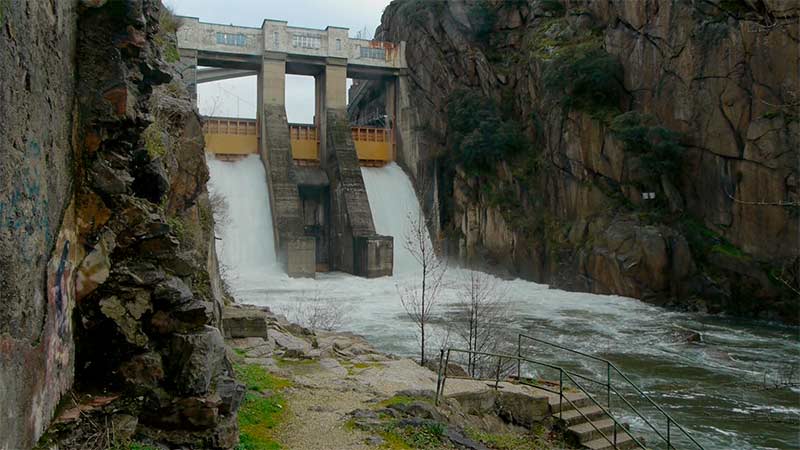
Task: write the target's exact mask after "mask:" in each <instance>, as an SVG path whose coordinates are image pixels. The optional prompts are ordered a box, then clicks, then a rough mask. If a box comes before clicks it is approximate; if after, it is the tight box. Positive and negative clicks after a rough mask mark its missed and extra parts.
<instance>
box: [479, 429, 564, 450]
mask: <svg viewBox="0 0 800 450" xmlns="http://www.w3.org/2000/svg"><path fill="white" fill-rule="evenodd" d="M465 431H466V434H467V436H468V437H469V438H470V439H472V440H475V441H479V442H481V443H483V444H484V445H486V446H487V447H489V448H492V449H494V450H545V449H551V448H562V447H556V446H554V445H553V443H552V442H549V441H548V440H547V437H546V430H545V429H543V428H540V429H539V430H536V431H535V432H533V433H531V434H518V433H487V432H485V431H481V430H477V429H474V428H467V429H466V430H465Z"/></svg>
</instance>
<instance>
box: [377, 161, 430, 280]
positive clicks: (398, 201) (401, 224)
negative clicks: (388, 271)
mask: <svg viewBox="0 0 800 450" xmlns="http://www.w3.org/2000/svg"><path fill="white" fill-rule="evenodd" d="M361 174H362V175H363V177H364V185H365V186H366V188H367V193H368V196H369V207H370V209H371V210H372V219H373V220H374V221H375V231H376V232H377V233H378V234H382V235H386V236H394V273H395V274H408V273H412V272H414V271H415V270H417V268H418V266H419V264H418V263H417V260H416V259H415V258H414V256H413V255H411V252H409V251H408V249H407V248H406V246H405V244H404V242H405V240H406V237H407V236H412V235H413V230H414V226H413V225H412V223H413V221H419V220H420V217H421V216H420V210H419V202H418V201H417V196H416V194H415V193H414V187H413V186H412V185H411V180H409V179H408V177H407V176H406V173H405V172H403V169H401V168H400V166H398V165H397V164H396V163H394V162H392V163H389V164H387V165H386V166H385V167H362V168H361ZM426 239H427V240H428V241H430V237H426Z"/></svg>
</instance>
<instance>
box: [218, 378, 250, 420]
mask: <svg viewBox="0 0 800 450" xmlns="http://www.w3.org/2000/svg"><path fill="white" fill-rule="evenodd" d="M246 391H247V389H246V388H245V386H244V385H243V384H242V383H239V382H238V381H236V380H234V379H233V378H231V377H226V376H220V377H219V379H217V395H219V398H220V400H221V403H220V405H219V413H220V414H223V415H228V414H231V413H235V412H236V411H238V410H239V406H241V404H242V400H243V399H244V394H245V392H246Z"/></svg>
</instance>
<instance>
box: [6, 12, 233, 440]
mask: <svg viewBox="0 0 800 450" xmlns="http://www.w3.org/2000/svg"><path fill="white" fill-rule="evenodd" d="M39 3H40V2H28V4H27V6H25V7H24V8H23V7H17V6H13V7H9V6H7V4H4V3H3V2H0V24H2V27H3V30H4V32H3V33H2V36H0V43H1V44H2V45H0V56H1V57H2V60H3V61H17V62H19V63H20V64H9V65H8V67H7V68H4V69H3V71H2V72H0V74H1V75H2V88H0V89H2V90H1V91H0V92H2V101H0V104H2V110H0V121H2V123H3V124H4V132H3V133H2V137H0V140H2V145H3V147H2V149H3V158H0V159H1V160H2V163H0V164H2V166H0V167H1V168H2V181H0V183H2V184H0V218H1V220H2V222H1V225H0V252H2V253H1V254H0V256H2V258H0V259H2V260H3V262H2V263H0V280H2V281H0V283H2V289H0V291H2V293H0V299H2V308H0V309H2V313H0V314H2V316H0V349H1V352H0V409H2V410H3V411H10V412H13V414H14V415H11V416H10V415H8V414H3V415H2V417H0V448H15V449H16V448H30V447H32V446H33V444H34V443H35V442H36V441H37V440H38V439H39V437H40V436H41V434H42V432H43V431H44V430H45V428H46V427H47V425H48V422H49V421H50V419H51V416H52V415H53V413H54V411H55V408H56V405H57V404H58V402H59V399H60V398H61V396H62V395H63V394H64V393H65V392H66V391H67V390H68V389H70V388H71V387H73V386H72V384H73V379H74V380H75V386H74V390H75V391H76V394H77V397H81V392H92V393H94V392H102V391H106V392H110V393H113V395H109V397H108V398H109V399H112V400H109V401H110V402H112V403H111V405H110V406H109V407H108V409H109V410H113V411H114V414H115V415H116V416H119V415H124V416H125V417H130V418H133V419H131V420H128V421H127V422H126V423H129V424H133V425H132V426H131V427H128V428H131V429H132V430H131V433H129V434H136V435H139V436H145V437H150V438H152V439H154V440H158V441H160V442H165V443H168V444H171V445H178V446H184V447H187V448H200V447H202V448H230V447H232V446H234V445H235V443H236V442H237V437H238V431H237V426H236V409H237V407H238V401H233V400H235V399H233V400H232V398H233V397H232V395H231V393H233V392H237V391H240V389H239V387H238V385H237V384H236V382H235V381H234V380H233V379H232V373H231V368H230V363H229V362H228V361H227V358H226V356H225V347H224V341H223V338H222V332H221V326H222V324H221V311H222V302H223V300H222V292H221V289H220V286H221V283H220V280H219V275H218V271H217V267H216V266H217V263H216V255H214V245H213V240H214V237H213V231H212V229H213V219H212V215H211V209H210V204H209V200H208V194H207V192H206V188H205V183H206V181H207V179H208V172H207V169H206V165H205V161H204V152H203V138H202V126H201V123H200V117H199V116H198V113H197V111H196V109H195V106H194V104H193V102H192V100H191V98H190V96H189V94H188V92H187V91H186V89H185V87H184V85H183V82H182V80H181V78H180V77H181V76H180V74H179V73H178V72H176V71H175V70H174V68H173V67H172V66H171V65H170V63H172V62H175V61H174V60H176V59H177V58H175V55H174V53H175V51H176V47H175V35H174V31H175V27H176V26H177V23H176V22H175V18H174V17H172V16H171V14H169V13H166V12H165V11H164V10H162V6H161V3H160V2H159V1H157V0H125V1H114V2H105V1H82V2H56V3H57V4H58V5H57V6H52V5H48V6H46V7H45V6H43V5H40V4H39ZM56 3H53V5H56ZM54 30H57V32H56V31H54ZM23 62H24V64H22V63H23ZM12 72H13V73H12ZM6 126H8V129H9V130H10V132H9V133H6V132H5V129H6V128H5V127H6ZM234 397H235V396H234ZM116 416H115V417H116ZM62 419H65V420H66V421H67V422H72V421H75V420H77V421H78V422H80V416H77V417H71V416H69V415H67V416H65V417H62ZM113 420H116V419H115V418H112V421H113ZM60 422H62V423H63V422H64V421H60ZM70 427H73V426H72V425H69V426H65V427H61V426H60V425H56V426H54V428H53V429H51V431H52V432H51V433H48V442H54V441H55V442H57V441H58V440H59V438H61V437H64V436H62V434H63V433H62V432H63V431H64V430H66V429H68V428H70ZM77 427H78V428H80V423H79V424H78V426H77ZM79 435H80V433H78V434H73V435H72V437H65V438H64V440H62V441H61V442H62V444H63V445H62V446H61V447H60V448H71V446H72V447H75V448H83V447H82V445H84V444H85V442H83V441H81V440H80V439H77V438H75V436H79ZM73 438H75V439H73ZM69 442H72V444H69Z"/></svg>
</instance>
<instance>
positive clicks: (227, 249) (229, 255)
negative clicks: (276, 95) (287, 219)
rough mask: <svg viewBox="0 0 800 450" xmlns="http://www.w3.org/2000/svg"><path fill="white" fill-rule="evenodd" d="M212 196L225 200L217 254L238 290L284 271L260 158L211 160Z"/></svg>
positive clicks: (220, 213) (217, 216)
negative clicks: (277, 258) (276, 253)
mask: <svg viewBox="0 0 800 450" xmlns="http://www.w3.org/2000/svg"><path fill="white" fill-rule="evenodd" d="M207 164H208V171H209V174H210V180H209V183H208V190H209V194H210V195H212V196H216V197H219V198H222V199H224V201H225V204H226V207H225V208H223V210H222V211H215V216H214V218H215V220H216V221H217V224H218V226H217V227H216V233H217V237H218V238H220V239H221V240H217V253H218V254H219V260H220V262H221V263H222V266H223V268H224V270H225V271H226V272H227V276H226V278H227V279H228V280H229V281H230V282H232V284H233V285H234V286H235V287H240V286H242V285H243V284H248V283H257V282H258V281H260V280H263V278H264V277H265V276H266V275H272V274H275V273H276V272H277V271H279V270H280V268H279V266H278V264H277V260H276V256H275V239H274V235H273V228H272V211H271V210H270V204H269V193H268V191H267V176H266V173H265V171H264V166H263V164H261V160H260V159H259V157H258V155H248V156H247V157H245V158H243V159H240V160H238V161H220V160H217V159H214V158H212V157H208V158H207ZM220 225H221V226H220Z"/></svg>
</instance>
